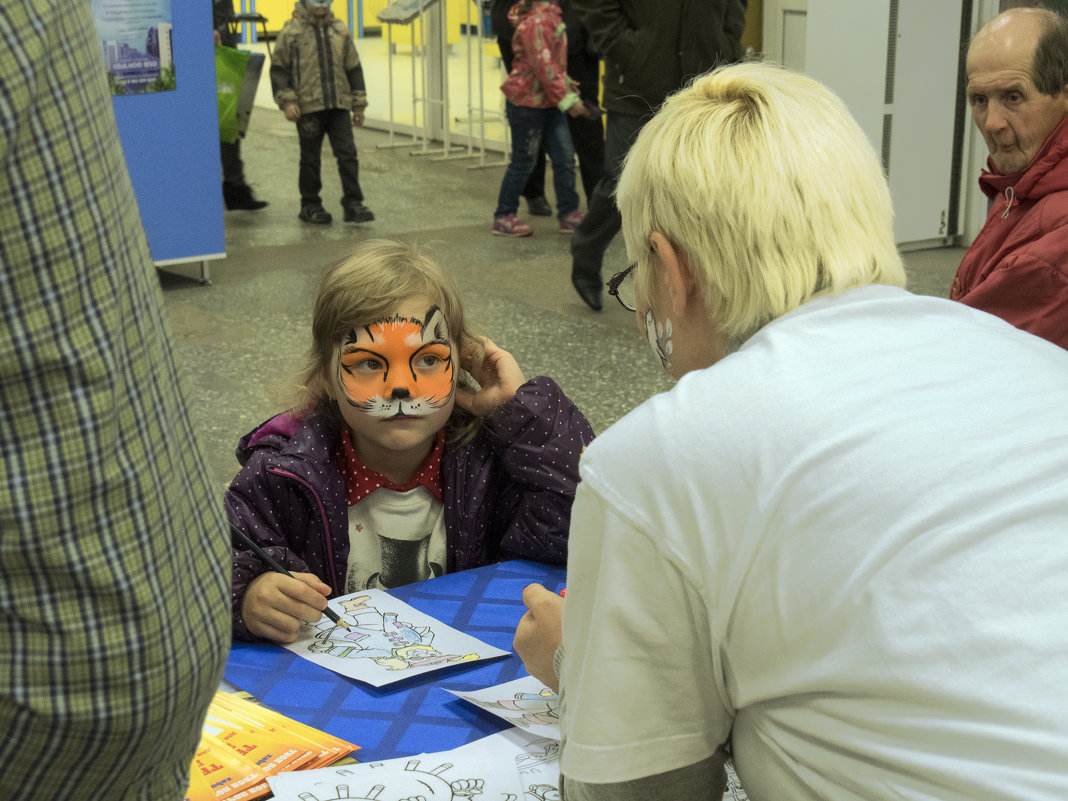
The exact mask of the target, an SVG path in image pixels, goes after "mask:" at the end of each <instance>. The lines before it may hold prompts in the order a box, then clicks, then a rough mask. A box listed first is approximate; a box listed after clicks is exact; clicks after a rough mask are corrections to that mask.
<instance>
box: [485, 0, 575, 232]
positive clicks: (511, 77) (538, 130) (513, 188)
mask: <svg viewBox="0 0 1068 801" xmlns="http://www.w3.org/2000/svg"><path fill="white" fill-rule="evenodd" d="M508 19H509V20H510V21H511V22H512V24H513V25H514V26H515V34H514V35H513V37H512V52H513V60H512V71H511V72H510V73H509V74H508V79H507V80H506V81H505V82H504V83H503V84H502V85H501V91H502V92H504V96H505V98H506V99H507V101H508V102H507V104H506V106H505V113H506V115H507V117H508V125H509V127H510V128H511V132H512V157H511V161H510V162H509V163H508V168H507V169H506V170H505V173H504V179H503V180H502V181H501V191H500V194H499V195H498V198H497V210H496V211H495V212H494V213H493V233H494V235H496V236H530V235H531V234H532V233H534V230H533V229H532V228H531V227H530V226H529V225H527V224H526V223H525V222H523V221H522V220H520V219H519V218H518V217H516V212H517V211H518V210H519V196H520V195H521V194H522V192H523V187H524V186H525V185H526V182H527V178H528V177H529V176H530V173H531V171H532V170H533V169H534V162H535V159H536V158H537V154H538V148H539V147H541V146H542V145H543V144H544V147H545V152H546V153H548V154H549V159H550V160H551V161H552V163H553V187H554V188H555V190H556V212H557V217H558V218H559V220H560V233H563V234H570V233H572V232H573V231H574V230H575V228H576V227H578V224H579V223H580V222H582V218H583V216H584V214H583V213H582V212H581V211H580V210H579V207H578V205H579V198H578V194H577V193H576V192H575V150H574V147H573V146H572V144H571V134H570V132H569V131H568V128H567V119H566V118H565V117H564V113H567V114H569V115H571V116H572V117H586V116H589V111H588V110H587V109H586V107H585V105H583V103H582V99H581V98H580V97H579V96H578V93H577V92H576V91H575V87H574V84H573V82H572V81H570V80H569V79H568V77H567V33H566V32H565V30H564V25H563V22H562V21H561V18H560V8H559V6H557V5H556V3H555V2H554V0H520V1H519V2H518V3H516V4H515V5H514V6H513V7H512V10H511V11H510V12H509V14H508Z"/></svg>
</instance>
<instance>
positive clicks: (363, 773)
mask: <svg viewBox="0 0 1068 801" xmlns="http://www.w3.org/2000/svg"><path fill="white" fill-rule="evenodd" d="M559 752H560V743H559V742H558V741H556V740H552V739H549V738H546V737H537V736H534V735H531V734H528V733H527V732H524V731H521V730H519V729H508V730H507V731H503V732H499V733H498V734H491V735H490V736H489V737H483V738H482V739H481V740H476V741H475V742H473V743H468V744H467V745H462V746H460V747H459V748H454V749H452V750H451V751H441V752H438V753H436V754H420V755H419V756H414V757H401V758H399V759H389V760H385V761H383V762H365V763H361V764H357V765H345V766H342V767H336V768H319V769H318V770H305V771H294V772H292V773H282V774H279V775H277V776H273V777H270V778H269V779H268V780H267V781H268V784H269V785H270V787H271V790H273V791H274V795H275V798H276V799H277V800H278V801H412V799H421V800H422V801H454V800H455V801H461V799H479V800H480V801H559V798H560V794H559V791H558V790H557V783H558V782H559V779H560V765H559Z"/></svg>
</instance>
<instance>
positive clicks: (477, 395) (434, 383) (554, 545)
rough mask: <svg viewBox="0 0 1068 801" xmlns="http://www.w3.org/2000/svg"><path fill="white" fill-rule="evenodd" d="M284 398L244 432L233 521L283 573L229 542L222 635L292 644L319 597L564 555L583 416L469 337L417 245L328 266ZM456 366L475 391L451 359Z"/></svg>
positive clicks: (380, 243) (368, 251) (454, 301)
mask: <svg viewBox="0 0 1068 801" xmlns="http://www.w3.org/2000/svg"><path fill="white" fill-rule="evenodd" d="M310 356H311V358H310V363H309V365H308V367H307V368H306V369H305V371H304V373H303V375H302V377H301V380H300V388H299V390H298V394H297V397H296V398H295V403H294V404H293V406H292V408H291V410H290V411H288V412H286V413H283V414H280V415H277V416H276V417H273V418H272V419H270V420H268V421H267V422H266V423H264V424H263V425H261V426H259V427H257V428H256V429H255V430H254V431H252V432H251V433H250V434H248V435H246V436H245V437H244V438H242V440H241V442H240V443H239V445H238V448H237V456H238V460H239V461H240V462H241V463H242V465H243V468H242V470H241V472H240V473H239V474H238V475H237V477H236V478H235V479H234V481H233V483H232V484H231V485H230V489H229V490H228V491H227V494H226V499H225V505H226V513H227V515H228V517H229V520H230V522H231V523H233V524H234V525H235V526H237V527H238V528H240V529H241V530H243V531H244V532H245V533H247V534H249V535H250V536H251V537H252V538H253V539H255V540H256V541H257V542H258V543H259V544H260V545H261V546H262V547H263V548H264V549H266V551H267V552H268V553H269V554H270V555H271V556H272V557H274V558H275V560H276V561H278V562H279V563H281V564H282V565H283V566H285V567H286V568H287V569H288V570H289V571H290V572H291V573H293V574H294V576H295V577H289V576H285V575H283V574H280V573H275V572H271V571H270V570H269V569H268V568H267V567H266V566H265V565H264V564H263V563H262V562H261V561H260V560H259V559H258V558H257V556H256V555H255V554H254V553H253V552H251V551H249V550H244V549H243V548H242V546H241V544H240V543H236V544H235V545H234V550H233V591H232V601H233V631H234V635H235V636H236V637H238V638H241V639H250V638H256V637H260V638H266V639H270V640H276V641H279V642H292V641H293V640H294V639H295V638H296V637H297V633H298V630H299V627H300V623H301V621H302V620H317V619H318V618H319V613H320V611H321V610H322V609H324V608H325V607H326V598H327V597H328V596H334V595H342V594H347V593H350V592H356V591H358V590H362V589H366V588H388V587H395V586H398V585H401V584H407V583H409V582H413V581H421V580H423V579H427V578H431V577H433V576H437V575H441V574H442V573H445V572H453V571H457V570H465V569H467V568H472V567H477V566H480V565H484V564H487V563H491V562H494V561H497V560H502V559H513V558H523V559H534V560H538V561H543V562H549V563H552V564H564V562H565V561H566V558H567V534H568V525H569V521H570V516H571V504H572V501H573V500H574V494H575V486H576V484H577V483H578V462H579V455H580V454H581V452H582V449H583V448H584V447H585V446H586V445H587V444H588V443H589V442H590V441H591V440H592V439H593V430H592V429H591V428H590V425H589V423H588V422H587V421H586V418H585V417H583V415H582V413H581V412H579V410H578V409H576V408H575V406H574V405H573V404H572V403H571V401H569V400H568V399H567V397H566V396H565V395H564V393H563V391H562V390H561V389H560V387H559V386H557V385H556V383H554V382H553V381H552V380H551V379H549V378H545V377H538V378H534V379H532V380H530V381H526V380H525V379H524V377H523V373H522V372H521V371H520V369H519V366H518V364H516V361H515V359H513V358H512V356H511V355H510V354H509V353H507V352H505V351H503V350H501V349H500V348H498V347H497V346H496V345H494V344H493V343H492V342H491V341H490V340H488V339H485V338H482V337H476V336H473V335H472V334H471V332H470V330H469V329H468V327H467V325H466V323H465V322H464V314H463V308H462V306H461V304H460V299H459V297H458V295H457V292H456V289H455V287H454V286H453V284H452V282H451V281H450V280H449V279H448V278H447V276H446V275H445V273H444V272H443V270H442V269H441V267H440V266H439V265H438V264H437V263H436V262H435V261H433V260H432V259H431V258H430V257H428V256H427V255H426V254H425V253H423V252H422V251H421V250H419V249H417V248H416V247H414V246H410V245H405V244H401V243H397V242H389V241H385V240H370V241H367V242H363V243H361V244H360V245H358V246H357V247H356V249H355V250H354V251H353V252H352V253H351V255H349V256H348V257H347V258H345V259H344V260H342V261H341V262H340V263H339V264H338V265H337V266H335V267H334V268H333V269H331V270H330V271H328V272H327V273H326V274H325V275H324V276H323V278H322V280H321V282H320V285H319V292H318V297H317V299H316V303H315V309H314V313H313V319H312V346H311V351H310ZM464 370H466V371H469V373H470V375H471V376H473V378H474V380H475V381H477V382H478V384H479V386H478V387H476V386H474V384H473V382H472V381H470V379H468V378H467V376H466V375H465V374H463V372H462V371H464Z"/></svg>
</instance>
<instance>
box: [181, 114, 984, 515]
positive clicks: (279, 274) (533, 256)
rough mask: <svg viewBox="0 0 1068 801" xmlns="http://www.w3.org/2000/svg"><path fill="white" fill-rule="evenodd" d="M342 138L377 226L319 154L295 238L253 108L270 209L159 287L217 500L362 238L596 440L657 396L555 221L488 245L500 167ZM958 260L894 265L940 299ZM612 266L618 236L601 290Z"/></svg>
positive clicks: (253, 173) (653, 374)
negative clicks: (325, 214)
mask: <svg viewBox="0 0 1068 801" xmlns="http://www.w3.org/2000/svg"><path fill="white" fill-rule="evenodd" d="M356 140H357V146H358V147H359V149H360V172H361V175H360V183H361V185H362V187H363V190H364V194H365V196H366V203H367V205H368V206H369V207H370V208H371V209H372V210H373V211H374V212H375V215H376V218H377V219H376V220H375V221H374V222H372V223H365V224H361V225H353V224H346V223H342V222H341V221H340V218H341V209H340V206H339V199H340V195H341V191H340V184H339V181H338V177H337V173H336V170H335V169H334V162H333V159H332V157H331V156H330V153H329V148H328V147H327V146H324V155H323V182H324V191H323V198H324V201H325V203H324V205H325V206H326V208H327V210H328V211H330V212H331V213H332V214H334V216H335V221H334V223H333V224H332V225H330V226H315V225H308V224H306V223H303V222H301V221H299V220H298V219H297V212H298V210H299V194H298V192H297V162H298V144H297V138H296V133H295V130H294V127H293V126H292V125H291V124H289V123H287V122H286V121H285V120H284V118H283V117H282V115H281V112H278V111H276V110H273V109H261V108H257V109H256V111H255V113H254V114H253V117H252V124H251V126H250V130H249V134H248V137H247V138H246V139H245V140H244V142H243V145H242V153H243V156H244V161H245V175H246V177H247V179H248V181H249V183H250V184H251V185H252V187H253V190H254V192H255V194H256V195H257V196H258V197H259V198H261V199H263V200H267V201H269V202H270V205H269V206H268V207H267V208H266V209H263V210H261V211H256V212H247V211H234V212H227V213H226V252H227V258H226V259H224V260H220V261H214V262H211V263H210V269H211V279H212V283H211V285H209V286H205V285H202V284H200V283H199V282H198V281H197V280H196V278H197V277H199V266H198V265H194V264H190V265H180V266H171V267H168V268H167V270H166V271H165V272H162V273H161V284H162V286H163V294H164V301H165V305H166V308H167V313H168V316H169V319H170V326H171V332H172V334H173V337H174V344H175V350H176V353H177V356H178V361H179V366H180V369H181V371H182V375H183V382H184V383H183V388H184V392H185V395H186V400H187V403H188V406H189V409H190V412H191V415H192V418H193V424H194V426H195V428H196V430H197V435H198V439H199V443H200V447H201V450H202V451H203V453H204V456H205V458H206V461H207V466H208V469H209V470H210V472H211V475H212V478H213V481H214V482H215V483H216V485H217V486H218V488H219V491H220V494H221V492H222V491H223V490H224V489H225V487H226V485H227V484H228V483H229V481H230V480H231V479H232V478H233V476H234V474H235V473H236V472H237V469H238V464H237V462H236V460H235V459H234V456H233V449H234V445H235V444H236V443H237V440H238V438H239V437H241V436H242V435H243V434H245V433H246V432H247V431H248V430H249V429H250V428H252V427H253V426H255V425H256V424H257V423H259V422H261V421H262V420H264V419H266V418H267V417H269V416H270V415H272V414H273V413H274V412H275V411H277V410H278V409H279V408H280V406H279V401H278V394H279V390H280V389H282V388H284V387H285V386H287V385H288V384H289V382H290V381H291V379H292V377H293V376H294V374H295V373H296V372H297V371H298V370H299V369H300V367H301V366H302V360H303V356H304V353H305V352H306V350H307V348H308V345H309V343H310V340H309V324H310V312H311V303H312V300H313V294H314V291H315V284H316V281H317V278H318V276H319V274H320V273H321V272H322V270H323V269H324V268H325V267H326V266H328V265H329V264H331V263H332V262H333V261H335V260H336V259H337V258H339V257H340V256H341V255H343V254H344V253H345V252H346V249H347V248H348V247H351V246H352V245H353V244H355V243H356V242H359V241H361V240H363V239H368V238H373V237H387V238H395V239H404V240H412V241H418V242H421V243H425V244H428V245H430V246H431V247H432V250H433V252H434V254H435V255H436V256H437V257H438V258H439V260H440V261H441V262H442V263H443V264H444V265H445V266H446V267H447V269H449V270H450V271H451V272H452V274H453V275H454V277H455V279H456V281H457V283H458V284H459V285H460V288H461V291H462V292H463V295H464V299H465V305H466V309H467V312H468V316H469V317H470V318H471V319H472V321H473V322H474V323H475V325H476V326H477V327H478V328H479V329H480V330H481V331H482V332H483V333H485V334H486V335H488V336H490V337H491V338H492V339H493V340H494V341H495V342H497V344H499V345H500V346H501V347H504V348H506V349H507V350H509V351H511V352H512V354H513V355H514V356H515V357H516V359H517V360H518V361H519V364H520V366H521V367H522V368H523V370H524V372H525V373H526V374H527V376H534V375H538V374H546V375H550V376H552V377H553V378H554V379H556V381H557V382H558V383H559V384H560V385H561V386H562V387H563V388H564V389H565V391H566V392H567V393H568V394H569V395H570V396H571V398H572V399H573V400H574V401H575V403H576V404H577V405H578V406H579V407H580V408H581V409H582V410H583V411H584V412H585V414H586V416H587V417H588V418H589V420H590V422H591V424H592V425H593V427H594V430H595V431H597V432H601V431H603V430H604V429H605V428H607V427H608V426H609V425H611V424H612V423H613V422H614V421H615V420H617V419H618V418H619V417H621V416H622V415H623V414H624V413H626V412H627V411H628V410H629V409H631V408H633V407H634V406H636V405H638V404H639V403H641V402H642V401H643V400H645V399H646V398H648V397H649V396H650V395H652V394H655V393H656V392H660V391H663V390H665V389H667V388H669V387H670V386H671V381H670V379H669V378H667V377H666V376H665V375H664V374H663V372H662V371H661V370H660V368H659V365H658V364H657V363H656V362H655V360H654V357H653V355H652V353H651V351H650V349H649V346H648V345H647V344H646V343H645V341H644V340H643V339H642V338H640V337H639V336H638V333H637V330H636V328H635V324H634V317H633V315H632V314H631V313H629V312H626V311H625V310H624V309H623V308H622V307H620V306H618V305H617V304H616V303H615V302H614V301H613V300H612V299H610V298H606V301H607V302H606V305H605V308H604V311H602V312H600V313H596V312H592V311H590V310H589V309H588V308H587V307H586V306H585V305H584V304H583V303H582V302H581V301H580V300H579V298H578V296H577V295H576V294H575V292H574V290H573V289H572V288H571V284H570V278H569V276H570V256H569V250H568V238H567V237H566V236H561V235H560V234H558V233H557V225H556V220H555V218H544V217H530V216H524V218H525V219H526V220H527V221H528V222H529V223H530V224H531V225H533V227H534V230H535V234H534V236H532V237H529V238H526V239H507V238H501V237H494V236H491V235H490V232H489V231H490V225H491V222H492V213H493V208H494V205H495V201H496V197H497V190H498V188H499V186H500V180H501V177H502V175H503V172H504V169H503V167H495V168H489V169H469V166H470V165H472V164H474V163H476V160H474V159H455V158H454V159H448V160H442V159H440V158H439V157H436V156H434V155H411V150H412V149H411V148H409V147H405V148H397V147H389V146H388V145H389V137H388V136H387V135H386V134H385V133H382V132H378V131H370V130H358V131H357V133H356ZM396 141H398V140H395V142H396ZM400 141H403V139H401V140H400ZM549 183H550V186H551V181H550V182H549ZM550 199H551V198H550ZM525 211H526V209H525V206H524V207H523V208H522V209H521V216H523V212H525ZM962 253H963V250H962V249H960V248H943V249H938V250H929V251H919V252H914V253H908V254H906V256H905V258H906V263H907V266H908V270H909V278H910V282H911V288H912V289H913V291H916V292H919V293H924V294H933V295H941V296H945V295H946V294H948V291H949V285H950V283H951V281H952V278H953V274H954V272H955V270H956V267H957V264H958V263H959V261H960V258H961V255H962ZM625 264H626V256H625V253H624V249H623V243H622V238H621V237H617V238H616V240H615V241H614V242H613V243H612V246H611V248H610V249H609V251H608V254H607V257H606V260H605V265H606V266H605V273H606V275H605V278H606V279H607V277H608V274H609V273H611V272H614V271H615V270H616V269H622V268H623V267H624V266H625Z"/></svg>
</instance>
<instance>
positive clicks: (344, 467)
mask: <svg viewBox="0 0 1068 801" xmlns="http://www.w3.org/2000/svg"><path fill="white" fill-rule="evenodd" d="M444 451H445V431H444V430H442V431H439V432H438V433H437V435H436V436H435V437H434V447H433V448H432V449H431V451H430V455H429V456H427V457H426V461H425V462H423V466H422V467H420V468H419V472H417V473H416V474H415V478H413V479H412V480H411V481H409V482H408V483H407V484H397V483H395V482H393V481H390V480H389V479H388V478H386V477H385V476H384V475H382V474H381V473H378V472H376V471H374V470H372V469H371V468H369V467H367V466H366V465H365V464H364V463H363V462H362V461H360V457H359V456H357V455H356V450H355V449H354V448H353V447H352V440H351V439H350V438H349V436H348V432H347V431H346V432H344V435H343V436H342V437H341V447H340V448H339V449H338V454H337V466H338V469H340V470H341V475H342V476H343V477H344V479H345V500H346V502H347V503H348V505H349V506H354V505H355V504H357V503H359V502H360V501H362V500H363V499H364V498H366V497H367V496H368V495H370V494H371V493H372V492H374V491H375V490H376V489H381V488H382V487H385V488H386V489H391V490H396V491H397V492H408V491H409V490H413V489H415V488H416V487H426V488H427V489H428V490H430V494H431V495H433V496H434V497H435V498H436V499H437V500H438V501H439V502H441V501H442V489H441V456H442V453H444Z"/></svg>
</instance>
